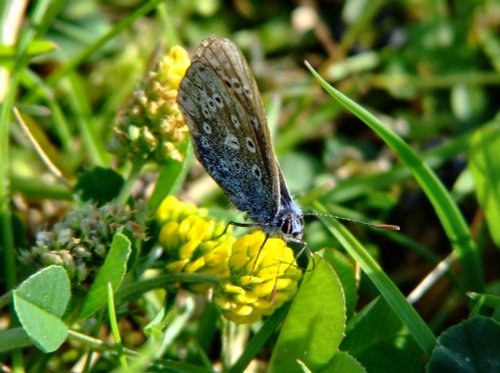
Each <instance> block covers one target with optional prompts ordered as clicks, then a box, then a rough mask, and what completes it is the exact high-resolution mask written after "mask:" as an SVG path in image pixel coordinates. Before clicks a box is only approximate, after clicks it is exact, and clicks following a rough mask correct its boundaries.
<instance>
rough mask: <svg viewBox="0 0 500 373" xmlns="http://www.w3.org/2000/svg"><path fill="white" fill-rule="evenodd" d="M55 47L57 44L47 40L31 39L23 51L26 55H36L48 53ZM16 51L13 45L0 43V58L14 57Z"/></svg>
mask: <svg viewBox="0 0 500 373" xmlns="http://www.w3.org/2000/svg"><path fill="white" fill-rule="evenodd" d="M56 49H57V44H55V43H54V42H52V41H49V40H33V41H31V42H30V43H29V45H28V48H27V49H26V51H25V53H26V54H27V55H28V56H36V55H40V54H44V53H49V52H52V51H54V50H56ZM16 57H17V51H16V46H14V45H5V44H0V58H12V59H14V58H16Z"/></svg>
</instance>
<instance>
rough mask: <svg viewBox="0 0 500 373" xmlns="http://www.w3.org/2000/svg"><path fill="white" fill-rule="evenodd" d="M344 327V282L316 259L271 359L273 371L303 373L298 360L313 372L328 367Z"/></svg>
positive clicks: (322, 261) (293, 305) (294, 301)
mask: <svg viewBox="0 0 500 373" xmlns="http://www.w3.org/2000/svg"><path fill="white" fill-rule="evenodd" d="M344 328H345V301H344V294H343V291H342V287H341V283H340V280H339V278H338V277H337V274H336V273H335V271H334V270H333V268H332V267H331V266H330V264H329V263H328V262H326V261H325V260H323V259H319V260H315V268H314V270H313V271H308V272H306V273H305V275H304V278H303V279H302V283H301V285H300V288H299V290H298V292H297V294H296V296H295V298H294V300H293V303H292V305H291V307H290V312H289V313H288V315H287V318H286V319H285V322H284V325H283V328H282V330H281V333H280V336H279V338H278V341H277V343H276V347H275V348H274V351H273V355H272V357H271V363H270V371H271V372H300V371H302V369H301V368H300V366H299V365H298V363H297V359H298V360H300V361H302V362H303V363H304V364H305V365H306V366H307V367H308V368H309V369H311V370H312V371H317V370H318V369H320V368H322V367H325V366H326V365H327V364H328V361H329V360H330V359H331V358H332V357H333V355H334V354H335V352H336V351H337V347H338V345H339V344H340V341H341V340H342V338H343V334H344Z"/></svg>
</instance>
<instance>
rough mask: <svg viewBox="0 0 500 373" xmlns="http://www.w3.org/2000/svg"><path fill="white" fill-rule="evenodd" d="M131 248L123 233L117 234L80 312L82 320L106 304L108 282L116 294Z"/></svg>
mask: <svg viewBox="0 0 500 373" xmlns="http://www.w3.org/2000/svg"><path fill="white" fill-rule="evenodd" d="M131 246H132V245H131V243H130V240H129V239H128V238H127V236H125V235H124V234H122V233H121V231H118V232H116V233H115V235H114V237H113V242H112V243H111V249H110V250H109V253H108V255H107V256H106V260H105V261H104V264H103V265H102V267H101V268H100V269H99V273H98V274H97V277H96V279H95V281H94V283H93V284H92V286H91V287H90V290H89V292H88V294H87V296H86V297H85V301H84V303H83V307H82V311H81V312H80V317H81V318H83V319H86V318H87V317H89V316H90V315H92V314H93V313H94V312H96V311H97V310H99V308H101V307H102V306H103V305H105V304H106V301H107V286H108V285H107V284H108V282H111V285H112V286H113V290H114V291H115V292H116V289H118V287H119V286H120V284H121V283H122V280H123V277H124V276H125V272H126V270H127V261H128V258H129V256H130V253H131Z"/></svg>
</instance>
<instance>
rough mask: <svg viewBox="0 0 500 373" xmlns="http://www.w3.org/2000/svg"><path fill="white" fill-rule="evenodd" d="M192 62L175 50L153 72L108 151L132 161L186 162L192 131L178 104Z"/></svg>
mask: <svg viewBox="0 0 500 373" xmlns="http://www.w3.org/2000/svg"><path fill="white" fill-rule="evenodd" d="M189 63H190V60H189V56H188V54H187V52H186V50H184V49H183V48H181V47H178V46H175V47H173V48H172V49H171V50H170V52H169V53H168V54H167V55H166V56H164V57H163V58H162V59H161V60H160V61H159V62H158V65H157V67H156V69H155V70H153V71H149V72H148V73H147V75H146V77H145V78H144V79H143V80H142V82H141V85H140V86H139V87H138V88H137V89H136V90H135V91H134V93H133V95H132V97H131V98H130V100H129V102H127V104H126V105H125V106H124V108H123V109H122V110H121V112H120V113H119V115H118V119H117V123H116V124H115V126H114V128H113V137H112V138H111V141H110V142H109V144H108V149H109V150H110V151H111V152H113V153H115V154H117V155H120V156H124V157H128V158H130V159H132V160H137V159H141V160H143V161H147V160H154V161H156V162H158V163H165V162H166V161H168V160H177V161H182V160H183V151H182V148H183V146H184V144H185V142H186V140H187V133H188V129H187V126H186V125H185V123H184V119H183V118H182V115H181V113H180V111H179V108H178V106H177V103H176V98H177V91H178V89H179V84H180V81H181V80H182V77H183V76H184V74H185V72H186V70H187V68H188V66H189Z"/></svg>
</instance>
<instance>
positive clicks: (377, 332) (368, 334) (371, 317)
mask: <svg viewBox="0 0 500 373" xmlns="http://www.w3.org/2000/svg"><path fill="white" fill-rule="evenodd" d="M340 348H341V349H342V350H344V351H347V352H349V354H351V355H352V356H354V357H355V358H356V359H357V360H358V361H359V362H360V363H361V364H363V366H365V367H366V369H367V370H368V371H369V372H385V373H390V372H394V373H396V372H421V371H422V368H423V363H424V356H423V354H422V352H421V350H420V349H419V346H418V345H417V344H416V343H415V340H414V339H413V338H412V336H411V335H410V333H409V332H408V329H407V328H406V327H405V326H404V325H403V323H402V322H401V321H400V320H399V318H398V317H397V316H396V315H395V314H394V311H393V310H392V309H391V308H390V307H389V306H388V304H387V302H386V301H385V300H384V299H383V298H377V299H376V300H375V301H373V302H372V303H370V304H369V305H368V306H366V307H365V308H364V309H363V310H362V312H360V313H358V314H357V315H356V316H355V317H354V318H353V319H352V320H351V322H349V323H348V330H347V333H346V337H345V338H344V340H343V341H342V344H341V345H340ZM381 356H390V358H387V359H381V358H380V357H381Z"/></svg>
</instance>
